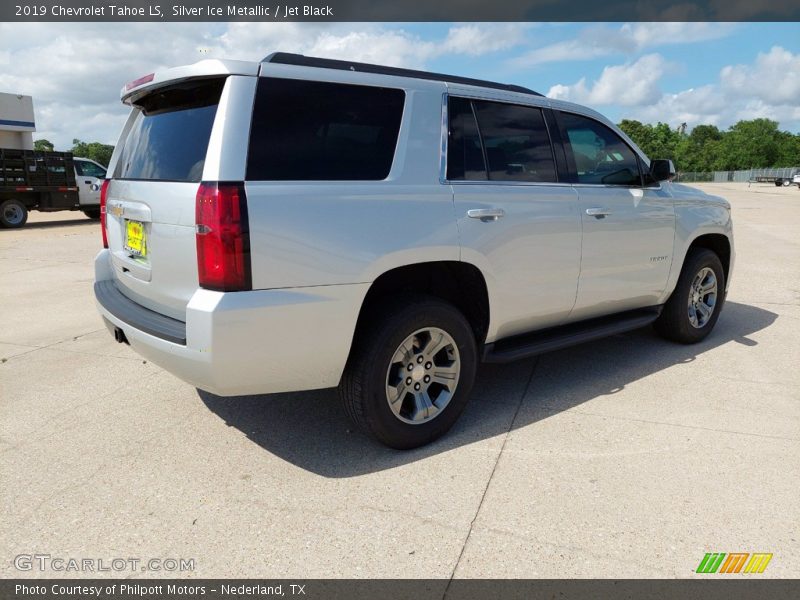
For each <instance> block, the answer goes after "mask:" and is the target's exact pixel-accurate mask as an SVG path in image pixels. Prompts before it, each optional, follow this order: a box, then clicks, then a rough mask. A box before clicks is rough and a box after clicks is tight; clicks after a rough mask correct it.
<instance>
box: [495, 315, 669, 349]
mask: <svg viewBox="0 0 800 600" xmlns="http://www.w3.org/2000/svg"><path fill="white" fill-rule="evenodd" d="M662 308H663V307H662V306H652V307H649V308H643V309H639V310H631V311H627V312H623V313H619V314H616V315H609V316H607V317H600V318H597V319H588V320H586V321H579V322H578V323H569V324H568V325H560V326H558V327H552V328H550V329H543V330H541V331H533V332H531V333H523V334H521V335H515V336H514V337H510V338H505V339H502V340H498V341H496V342H494V343H492V344H486V345H485V346H484V348H483V361H484V362H489V363H504V362H511V361H515V360H519V359H521V358H528V357H529V356H535V355H537V354H544V353H545V352H552V351H553V350H560V349H562V348H567V347H569V346H575V345H577V344H582V343H584V342H590V341H592V340H597V339H600V338H604V337H608V336H609V335H614V334H617V333H623V332H625V331H631V330H633V329H639V328H640V327H644V326H645V325H649V324H650V323H652V322H653V321H655V320H656V319H657V318H658V315H660V314H661V309H662Z"/></svg>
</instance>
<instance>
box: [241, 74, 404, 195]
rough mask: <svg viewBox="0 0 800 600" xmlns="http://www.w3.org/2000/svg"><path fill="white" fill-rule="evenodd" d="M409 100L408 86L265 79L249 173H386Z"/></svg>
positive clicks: (291, 177)
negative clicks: (375, 85)
mask: <svg viewBox="0 0 800 600" xmlns="http://www.w3.org/2000/svg"><path fill="white" fill-rule="evenodd" d="M404 102H405V92H403V90H399V89H393V88H382V87H372V86H365V85H350V84H343V83H327V82H320V81H303V80H298V79H275V78H262V79H261V80H259V82H258V90H257V92H256V100H255V106H254V109H253V122H252V126H251V129H250V149H249V154H248V161H247V179H248V180H251V181H337V180H338V181H348V180H349V181H365V180H380V179H386V177H388V176H389V171H390V170H391V168H392V161H393V159H394V151H395V147H396V146H397V136H398V133H399V131H400V121H401V120H402V116H403V104H404Z"/></svg>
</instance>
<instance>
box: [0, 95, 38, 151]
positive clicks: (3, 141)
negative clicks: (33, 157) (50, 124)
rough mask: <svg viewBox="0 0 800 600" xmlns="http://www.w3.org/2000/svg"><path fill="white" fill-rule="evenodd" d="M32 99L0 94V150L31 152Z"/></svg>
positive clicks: (33, 122) (34, 125)
mask: <svg viewBox="0 0 800 600" xmlns="http://www.w3.org/2000/svg"><path fill="white" fill-rule="evenodd" d="M34 131H36V123H35V119H34V116H33V98H31V97H30V96H23V95H22V94H4V93H0V148H13V149H16V150H33V132H34Z"/></svg>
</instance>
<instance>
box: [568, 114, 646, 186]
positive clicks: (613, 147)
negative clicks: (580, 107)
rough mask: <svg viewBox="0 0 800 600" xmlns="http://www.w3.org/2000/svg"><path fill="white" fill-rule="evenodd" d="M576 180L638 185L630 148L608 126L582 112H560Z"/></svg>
mask: <svg viewBox="0 0 800 600" xmlns="http://www.w3.org/2000/svg"><path fill="white" fill-rule="evenodd" d="M561 125H562V127H563V129H564V132H565V133H566V136H567V139H568V140H569V144H568V146H569V148H570V149H571V150H572V157H573V160H574V161H575V170H576V171H577V176H578V183H594V184H600V185H634V186H639V185H642V178H641V174H640V172H639V161H638V160H637V158H636V155H635V154H634V153H633V150H631V149H630V147H629V146H628V145H627V144H626V143H625V142H624V141H623V140H622V138H621V137H619V136H618V135H617V134H616V133H614V132H613V131H611V129H609V128H608V127H606V126H605V125H603V124H602V123H599V122H598V121H595V120H594V119H590V118H588V117H584V116H582V115H575V114H572V113H561Z"/></svg>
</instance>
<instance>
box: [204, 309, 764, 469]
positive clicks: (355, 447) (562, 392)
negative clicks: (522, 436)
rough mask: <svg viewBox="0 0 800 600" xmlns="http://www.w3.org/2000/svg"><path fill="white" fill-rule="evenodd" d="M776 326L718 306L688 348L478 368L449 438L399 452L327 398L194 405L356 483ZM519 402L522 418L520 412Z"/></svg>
mask: <svg viewBox="0 0 800 600" xmlns="http://www.w3.org/2000/svg"><path fill="white" fill-rule="evenodd" d="M777 316H778V315H776V314H775V313H773V312H770V311H768V310H764V309H762V308H757V307H755V306H749V305H746V304H739V303H736V302H727V303H726V304H725V308H724V310H723V313H722V315H721V317H720V320H719V322H718V323H717V326H716V329H715V330H714V331H713V332H712V333H711V335H710V336H709V337H708V338H706V339H705V340H704V341H703V342H701V343H699V344H696V345H691V346H686V345H681V344H674V343H671V342H667V341H665V340H663V339H661V338H660V337H658V336H657V335H656V334H655V333H654V332H653V331H652V329H651V328H649V327H647V328H644V329H640V330H637V331H633V332H630V333H626V334H621V335H616V336H612V337H610V338H607V339H603V340H599V341H596V342H591V343H587V344H583V345H581V346H576V347H574V348H569V349H566V350H561V351H558V352H553V353H550V354H547V355H543V356H542V357H540V358H538V359H537V358H534V359H529V360H523V361H519V362H515V363H511V364H507V365H483V366H481V367H480V369H479V371H478V377H477V379H476V382H475V388H474V390H473V393H472V399H471V401H470V403H469V404H468V406H467V408H466V410H465V411H464V414H463V415H462V416H461V418H460V419H459V421H458V422H457V423H456V424H455V426H454V427H453V429H452V430H451V431H450V432H449V433H448V434H446V435H445V436H444V437H443V438H441V439H440V440H438V441H436V442H434V443H433V444H430V445H428V446H426V447H423V448H418V449H416V450H411V451H406V452H401V451H396V450H392V449H389V448H386V447H384V446H382V445H380V444H378V443H377V442H375V441H373V440H372V439H371V438H369V437H368V436H366V435H365V434H363V433H361V432H360V431H358V430H357V428H355V427H354V426H353V425H351V423H350V421H349V420H348V419H347V416H346V414H345V413H344V411H343V410H342V408H341V406H340V403H339V399H338V397H337V394H336V390H334V389H326V390H315V391H310V392H294V393H285V394H265V395H258V396H239V397H235V398H222V397H219V396H215V395H213V394H210V393H208V392H204V391H202V390H198V395H199V396H200V398H201V399H202V401H203V402H204V403H205V404H206V406H207V407H208V408H209V409H211V410H212V411H213V412H214V413H216V414H217V415H219V416H220V417H221V418H222V419H223V420H224V421H225V423H227V424H228V425H229V426H231V427H235V428H237V429H239V430H240V431H242V432H243V433H244V434H245V435H247V437H248V438H249V439H251V440H252V441H253V442H255V443H256V444H258V445H260V446H261V447H263V448H264V449H265V450H267V451H269V452H271V453H273V454H275V455H276V456H279V457H280V458H282V459H284V460H286V461H288V462H290V463H292V464H295V465H297V466H298V467H301V468H303V469H307V470H308V471H311V472H314V473H317V474H319V475H322V476H324V477H333V478H341V477H355V476H358V475H362V474H365V473H371V472H376V471H381V470H385V469H391V468H393V467H396V466H399V465H403V464H407V463H409V462H414V461H417V460H421V459H424V458H426V457H429V456H432V455H436V454H439V453H442V452H447V451H449V450H453V449H455V448H458V447H461V446H465V445H468V444H472V443H474V442H478V441H480V440H484V439H487V438H490V437H494V436H498V435H503V434H505V433H506V432H508V431H509V429H510V428H511V426H512V422H513V428H514V429H518V428H522V427H526V426H529V425H531V424H533V423H536V422H537V421H539V420H541V419H544V418H547V417H548V416H550V415H552V414H553V413H556V412H561V411H565V410H569V409H571V408H573V407H576V406H578V405H580V404H582V403H584V402H587V401H589V400H592V399H593V398H596V397H599V396H604V395H609V394H614V393H616V392H618V391H620V390H622V389H623V388H624V387H625V386H626V385H628V384H630V383H632V382H634V381H637V380H639V379H642V378H643V377H647V376H648V375H651V374H653V373H656V372H658V371H661V370H663V369H666V368H668V367H671V366H673V365H677V364H682V363H688V362H691V361H693V360H695V358H696V357H697V356H698V355H701V354H703V353H705V352H708V351H710V350H713V349H714V348H717V347H719V346H722V345H724V344H728V343H730V342H733V343H740V344H744V345H746V346H755V345H757V342H756V341H754V340H752V339H750V338H749V337H748V336H750V335H751V334H753V333H756V332H758V331H760V330H762V329H764V328H766V327H769V326H770V325H772V323H773V322H774V321H775V319H776V318H777ZM526 391H527V394H526ZM523 394H525V399H524V400H522V398H523ZM521 401H522V402H523V403H524V410H519V409H520V402H521ZM515 415H516V419H515Z"/></svg>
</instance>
